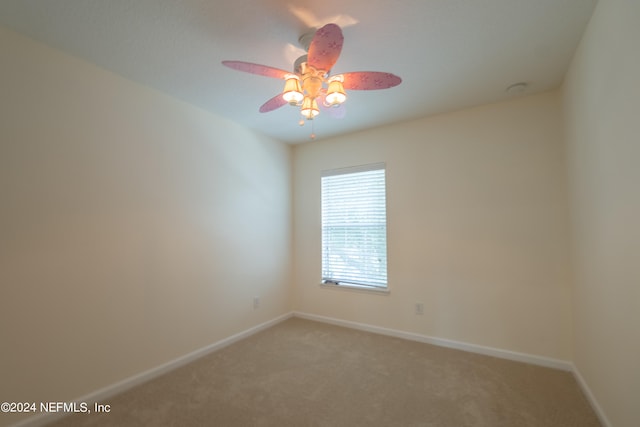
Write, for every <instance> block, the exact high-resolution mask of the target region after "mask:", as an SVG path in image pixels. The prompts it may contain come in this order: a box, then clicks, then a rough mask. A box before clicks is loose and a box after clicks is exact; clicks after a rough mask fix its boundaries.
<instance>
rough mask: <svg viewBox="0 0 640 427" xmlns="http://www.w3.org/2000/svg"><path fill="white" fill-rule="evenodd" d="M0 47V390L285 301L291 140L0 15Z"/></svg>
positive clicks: (90, 380)
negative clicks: (41, 38) (160, 89)
mask: <svg viewBox="0 0 640 427" xmlns="http://www.w3.org/2000/svg"><path fill="white" fill-rule="evenodd" d="M0 58H1V59H0V62H1V63H2V66H1V67H0V283H1V295H0V346H2V348H1V351H0V357H1V363H0V378H1V380H0V401H68V400H70V399H72V398H77V397H80V396H83V395H85V394H86V393H89V392H93V391H95V390H97V389H100V388H101V387H104V386H107V385H109V384H113V383H115V382H117V381H120V380H122V379H124V378H127V377H129V376H131V375H134V374H138V373H140V372H142V371H144V370H147V369H150V368H153V367H156V366H158V365H160V364H162V363H164V362H167V361H169V360H172V359H174V358H176V357H179V356H183V355H185V354H187V353H189V352H191V351H194V350H196V349H199V348H202V347H204V346H206V345H209V344H211V343H214V342H216V341H218V340H221V339H223V338H226V337H228V336H230V335H232V334H234V333H237V332H239V331H243V330H246V329H248V328H250V327H252V326H255V325H257V324H259V323H262V322H264V321H267V320H271V319H273V318H275V317H277V316H279V315H281V314H284V313H288V312H289V311H290V297H289V295H290V283H289V278H290V271H291V268H290V259H291V252H290V250H291V232H290V229H291V200H290V197H291V182H290V179H291V177H290V170H291V154H290V148H289V146H286V145H284V144H282V143H280V142H276V141H273V140H270V139H268V138H265V137H261V136H258V135H256V134H254V133H252V132H250V131H248V130H245V129H243V128H241V127H239V126H237V125H235V124H233V123H231V122H229V121H226V120H223V119H221V118H219V117H215V116H213V115H210V114H208V113H206V112H204V111H201V110H198V109H196V108H194V107H192V106H189V105H186V104H184V103H181V102H179V101H176V100H174V99H171V98H169V97H167V96H165V95H162V94H160V93H157V92H155V91H152V90H149V89H147V88H144V87H141V86H138V85H136V84H134V83H132V82H129V81H127V80H125V79H123V78H120V77H119V76H117V75H114V74H111V73H109V72H107V71H104V70H101V69H99V68H97V67H95V66H93V65H90V64H87V63H84V62H82V61H79V60H77V59H74V58H72V57H69V56H66V55H64V54H62V53H60V52H58V51H55V50H52V49H49V48H47V47H45V46H42V45H39V44H36V43H34V42H32V41H30V40H28V39H26V38H23V37H22V36H19V35H17V34H15V33H13V32H10V31H6V30H2V29H0ZM254 295H259V296H260V297H261V299H262V301H261V302H262V304H261V307H260V308H259V309H258V310H253V307H252V298H253V296H254ZM16 419H17V418H16V417H11V416H9V415H4V414H3V416H2V419H1V422H2V423H5V422H6V423H11V422H14V421H15V420H16Z"/></svg>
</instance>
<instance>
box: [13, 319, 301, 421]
mask: <svg viewBox="0 0 640 427" xmlns="http://www.w3.org/2000/svg"><path fill="white" fill-rule="evenodd" d="M292 316H293V313H287V314H283V315H282V316H278V317H276V318H275V319H272V320H269V321H267V322H264V323H261V324H259V325H257V326H254V327H252V328H249V329H247V330H245V331H242V332H239V333H237V334H235V335H231V336H230V337H227V338H224V339H222V340H220V341H218V342H215V343H213V344H211V345H208V346H206V347H203V348H200V349H198V350H196V351H193V352H191V353H189V354H186V355H184V356H181V357H178V358H177V359H174V360H171V361H169V362H167V363H164V364H162V365H160V366H156V367H155V368H151V369H149V370H147V371H144V372H141V373H139V374H137V375H134V376H132V377H129V378H126V379H124V380H122V381H119V382H117V383H115V384H111V385H108V386H106V387H104V388H101V389H99V390H96V391H94V392H92V393H89V394H87V395H85V396H82V397H79V398H77V399H73V400H72V402H86V403H87V404H88V405H89V407H90V408H91V407H93V404H94V403H96V402H98V403H100V402H104V401H105V400H106V399H108V398H110V397H112V396H115V395H116V394H119V393H122V392H124V391H126V390H129V389H131V388H133V387H135V386H137V385H140V384H142V383H145V382H147V381H149V380H152V379H154V378H157V377H159V376H161V375H163V374H165V373H167V372H169V371H172V370H174V369H177V368H179V367H181V366H184V365H186V364H187V363H190V362H193V361H194V360H196V359H199V358H201V357H203V356H206V355H208V354H210V353H213V352H214V351H217V350H220V349H222V348H224V347H227V346H228V345H231V344H233V343H234V342H236V341H240V340H242V339H244V338H247V337H249V336H251V335H253V334H255V333H258V332H260V331H262V330H264V329H267V328H270V327H271V326H274V325H276V324H278V323H280V322H282V321H284V320H287V319H289V318H290V317H292ZM66 415H69V414H67V413H44V414H39V415H37V416H34V417H30V418H27V419H25V420H23V421H20V422H19V423H17V424H13V426H12V427H42V426H45V425H46V424H49V423H51V422H53V421H55V420H57V419H60V418H62V417H64V416H66Z"/></svg>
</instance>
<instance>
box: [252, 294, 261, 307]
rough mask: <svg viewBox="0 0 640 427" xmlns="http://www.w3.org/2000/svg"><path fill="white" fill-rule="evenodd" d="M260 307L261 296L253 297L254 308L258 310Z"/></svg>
mask: <svg viewBox="0 0 640 427" xmlns="http://www.w3.org/2000/svg"><path fill="white" fill-rule="evenodd" d="M258 308H260V297H253V309H254V310H257V309H258Z"/></svg>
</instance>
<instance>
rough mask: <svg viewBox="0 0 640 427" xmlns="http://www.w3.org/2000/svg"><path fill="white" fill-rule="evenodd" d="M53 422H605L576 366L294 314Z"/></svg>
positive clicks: (536, 426) (560, 426) (449, 426)
mask: <svg viewBox="0 0 640 427" xmlns="http://www.w3.org/2000/svg"><path fill="white" fill-rule="evenodd" d="M102 403H107V404H110V405H111V412H110V413H108V414H95V413H92V414H74V415H72V416H70V417H67V418H64V419H61V420H59V421H58V422H56V423H54V424H53V425H54V426H65V427H69V426H71V427H73V426H118V427H126V426H156V427H160V426H220V427H224V426H278V427H286V426H295V427H310V426H327V427H341V426H345V427H354V426H390V427H391V426H392V427H396V426H402V427H405V426H425V427H427V426H428V427H467V426H469V427H471V426H474V427H475V426H478V427H485V426H486V427H501V426H504V427H573V426H575V427H591V426H600V424H599V423H598V420H597V417H596V415H595V413H594V412H593V411H592V409H591V408H590V406H589V404H588V403H587V400H586V399H585V397H584V396H583V394H582V392H581V391H580V389H579V387H578V385H577V383H576V381H575V380H574V378H573V376H572V375H571V374H570V373H568V372H564V371H558V370H554V369H548V368H542V367H539V366H533V365H527V364H523V363H518V362H512V361H508V360H502V359H496V358H492V357H488V356H482V355H478V354H473V353H466V352H463V351H459V350H452V349H447V348H441V347H437V346H432V345H428V344H422V343H417V342H412V341H406V340H402V339H397V338H392V337H388V336H382V335H377V334H372V333H367V332H362V331H357V330H352V329H347V328H341V327H337V326H331V325H326V324H323V323H318V322H312V321H309V320H303V319H299V318H292V319H289V320H286V321H285V322H282V323H280V324H278V325H276V326H274V327H272V328H270V329H268V330H265V331H263V332H260V333H258V334H256V335H253V336H251V337H249V338H247V339H245V340H243V341H240V342H237V343H235V344H232V345H231V346H229V347H226V348H224V349H222V350H220V351H218V352H215V353H213V354H210V355H208V356H206V357H204V358H202V359H199V360H197V361H196V362H194V363H191V364H189V365H186V366H184V367H182V368H180V369H177V370H175V371H172V372H170V373H168V374H166V375H164V376H162V377H159V378H157V379H155V380H153V381H150V382H148V383H146V384H143V385H141V386H139V387H136V388H134V389H131V390H129V391H127V392H125V393H123V394H120V395H118V396H116V397H114V398H112V399H109V400H107V401H105V402H102Z"/></svg>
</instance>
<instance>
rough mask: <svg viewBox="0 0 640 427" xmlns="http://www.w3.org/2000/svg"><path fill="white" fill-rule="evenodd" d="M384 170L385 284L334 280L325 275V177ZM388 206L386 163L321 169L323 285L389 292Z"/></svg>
mask: <svg viewBox="0 0 640 427" xmlns="http://www.w3.org/2000/svg"><path fill="white" fill-rule="evenodd" d="M380 170H381V171H382V174H383V177H382V180H383V189H382V197H383V199H384V202H383V206H384V208H383V213H384V263H385V266H384V281H385V283H384V285H380V284H367V283H366V279H365V280H363V282H365V283H360V282H358V283H355V282H350V281H348V280H333V279H332V278H326V277H324V276H325V274H324V273H325V224H324V207H325V201H324V191H323V190H324V178H327V177H332V176H339V175H349V174H357V173H362V172H370V171H380ZM388 224H389V218H388V206H387V167H386V163H384V162H378V163H370V164H364V165H358V166H350V167H344V168H337V169H328V170H323V171H321V174H320V234H321V237H320V240H321V269H320V277H321V283H320V285H321V286H322V287H326V288H333V289H348V290H356V291H367V292H370V291H372V292H376V293H382V294H388V293H389V275H388V264H389V259H388V255H389V254H388V252H389V251H388Z"/></svg>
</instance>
